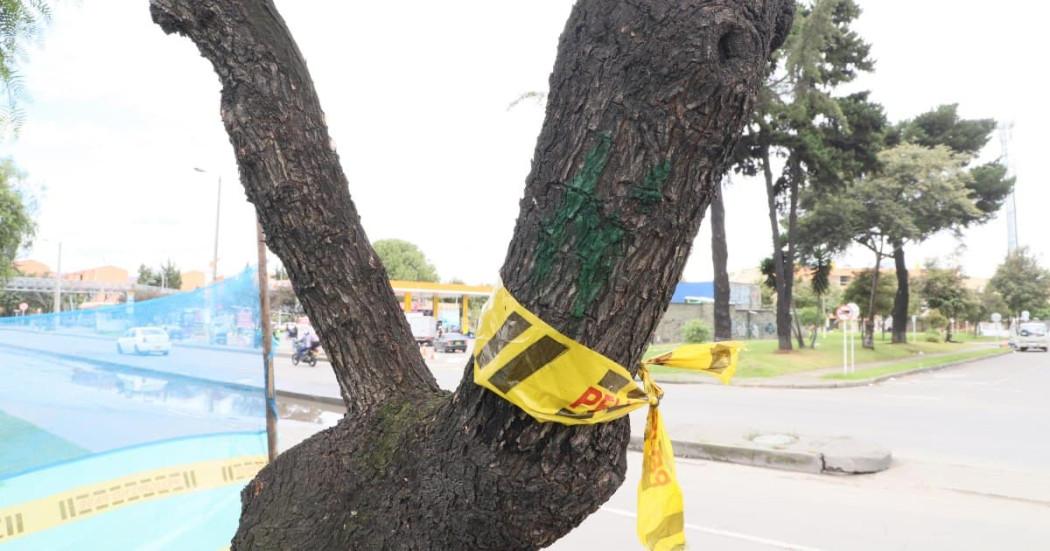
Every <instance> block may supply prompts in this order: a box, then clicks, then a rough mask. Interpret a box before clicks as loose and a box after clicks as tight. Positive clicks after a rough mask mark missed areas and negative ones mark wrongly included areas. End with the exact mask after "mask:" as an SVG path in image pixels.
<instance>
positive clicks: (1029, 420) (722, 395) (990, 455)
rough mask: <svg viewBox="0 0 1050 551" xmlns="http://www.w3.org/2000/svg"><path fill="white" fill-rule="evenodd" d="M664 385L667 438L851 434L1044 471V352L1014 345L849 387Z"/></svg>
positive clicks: (964, 460) (950, 457) (903, 450)
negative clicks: (679, 431) (686, 432)
mask: <svg viewBox="0 0 1050 551" xmlns="http://www.w3.org/2000/svg"><path fill="white" fill-rule="evenodd" d="M664 389H665V391H666V395H665V397H664V400H663V402H662V403H661V405H660V408H661V410H662V411H663V412H664V414H665V418H666V421H667V423H668V427H669V431H670V432H671V435H672V438H675V428H676V427H683V428H687V427H688V428H689V429H692V430H699V432H700V433H701V434H702V433H703V432H704V431H711V432H713V433H716V434H717V433H721V432H726V431H732V432H736V433H747V432H770V431H772V432H784V433H797V434H803V435H809V436H851V437H854V438H856V439H858V440H862V441H866V442H872V443H876V444H880V445H882V446H884V447H886V448H889V449H890V450H891V451H892V452H893V454H894V456H895V457H897V458H899V459H918V460H923V461H932V462H943V463H951V464H964V465H971V466H983V467H989V468H997V469H1013V470H1023V471H1028V470H1031V471H1036V470H1039V471H1044V472H1047V471H1050V441H1047V437H1046V435H1050V401H1048V400H1047V398H1046V396H1047V392H1048V391H1050V354H1044V353H1039V352H1029V353H1014V354H1009V355H1006V356H1000V357H996V358H991V359H987V360H983V361H979V362H974V363H972V364H968V365H965V366H960V367H955V368H950V369H946V370H942V371H936V372H931V373H926V374H921V375H913V376H910V377H903V378H900V379H895V380H892V381H888V382H885V383H882V384H879V385H871V386H866V387H856V388H841V389H820V390H796V389H768V388H744V387H731V386H730V387H724V386H716V385H695V384H694V385H665V386H664ZM638 421H639V420H638V419H636V420H635V426H636V427H637V426H640V425H639V424H638Z"/></svg>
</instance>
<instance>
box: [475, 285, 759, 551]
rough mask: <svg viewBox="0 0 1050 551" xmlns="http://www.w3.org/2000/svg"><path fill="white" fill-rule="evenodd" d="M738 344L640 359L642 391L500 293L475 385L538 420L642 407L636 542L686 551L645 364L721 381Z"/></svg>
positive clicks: (485, 326) (655, 394) (655, 390)
mask: <svg viewBox="0 0 1050 551" xmlns="http://www.w3.org/2000/svg"><path fill="white" fill-rule="evenodd" d="M739 353H740V344H738V343H732V342H721V343H715V344H692V345H686V346H682V347H679V348H676V349H675V350H673V351H671V352H668V353H666V354H663V355H660V356H656V357H654V358H650V359H648V360H643V361H642V365H641V367H640V368H639V371H638V374H639V376H640V378H641V381H642V387H641V388H639V387H638V384H637V383H636V382H635V381H634V380H633V377H632V376H631V374H630V372H629V371H627V370H626V369H624V367H623V366H621V365H619V364H617V363H616V362H614V361H612V360H610V359H609V358H606V357H605V356H603V355H601V354H599V353H598V352H595V351H594V350H591V349H590V348H587V347H586V346H584V345H582V344H580V343H578V342H576V341H575V340H573V339H572V338H570V337H567V336H565V335H563V334H562V333H560V332H559V331H558V330H557V329H555V328H553V327H551V326H550V325H548V324H547V323H545V322H544V321H543V320H541V319H540V318H539V317H537V316H536V315H535V314H533V313H532V312H530V311H528V310H527V309H526V308H525V307H524V306H522V305H521V304H519V303H518V301H516V300H514V297H512V296H511V295H510V293H508V292H507V290H506V289H504V288H502V287H501V288H500V289H498V290H497V291H496V294H495V295H494V296H493V298H492V299H491V300H490V301H489V303H488V305H487V309H486V312H485V314H484V315H483V316H482V319H481V323H480V326H479V327H478V333H477V340H476V341H475V347H474V382H475V383H476V384H478V385H481V386H483V387H485V388H487V389H489V390H491V391H492V392H495V393H496V394H497V395H499V396H501V397H503V398H504V399H505V400H507V401H509V402H511V403H513V404H514V405H516V406H518V407H519V408H521V409H522V410H524V411H525V412H526V413H528V414H529V415H530V416H532V417H533V418H534V419H536V420H537V421H540V422H554V423H561V424H563V425H582V424H587V425H590V424H595V423H606V422H609V421H612V420H614V419H618V418H620V417H623V416H624V415H627V414H628V413H630V412H632V411H634V410H636V409H638V408H641V407H643V406H646V405H649V406H650V408H649V414H648V418H647V419H646V427H645V446H644V450H643V459H642V480H641V483H640V484H639V487H638V537H639V539H641V541H642V545H644V546H645V547H646V549H650V550H657V551H664V550H672V549H679V548H682V547H683V546H684V545H685V533H684V528H685V519H684V516H683V503H682V490H681V488H680V487H679V485H678V480H677V478H676V477H675V469H674V452H673V450H672V449H671V440H670V439H669V438H668V437H667V432H666V430H665V428H664V424H663V420H662V419H661V417H660V413H659V409H658V408H657V406H658V405H659V402H660V398H661V397H662V396H663V391H662V390H661V389H660V387H659V386H657V385H656V383H654V382H653V380H652V377H651V375H650V373H649V367H648V366H650V365H663V366H667V367H672V368H676V369H687V370H690V371H698V372H701V373H707V374H709V375H713V376H715V377H718V378H719V379H720V380H721V381H722V382H723V383H728V382H729V380H730V379H731V378H732V377H733V374H734V373H735V372H736V365H737V358H738V356H739Z"/></svg>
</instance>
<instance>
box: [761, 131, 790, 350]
mask: <svg viewBox="0 0 1050 551" xmlns="http://www.w3.org/2000/svg"><path fill="white" fill-rule="evenodd" d="M762 175H763V177H764V178H765V182H766V206H767V207H768V209H769V225H770V230H771V232H772V234H773V270H774V272H773V273H774V274H776V278H775V279H776V282H775V283H776V292H777V304H776V310H777V311H776V323H777V341H779V344H778V346H779V349H780V350H781V351H784V352H790V351H791V286H790V282H789V279H790V280H793V279H794V277H791V278H785V277H784V274H785V273H786V269H787V265H786V264H787V260H786V258H785V255H784V247H783V243H782V242H781V241H782V240H781V237H780V217H779V216H778V215H777V212H778V211H777V199H776V190H775V189H774V187H773V168H772V166H771V161H770V157H769V146H768V145H766V146H765V147H764V148H763V155H762ZM792 275H793V274H792Z"/></svg>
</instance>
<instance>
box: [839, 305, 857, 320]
mask: <svg viewBox="0 0 1050 551" xmlns="http://www.w3.org/2000/svg"><path fill="white" fill-rule="evenodd" d="M852 315H853V311H852V310H850V308H849V305H848V304H843V305H842V306H839V307H838V308H836V309H835V317H836V318H838V319H839V321H849V320H850V319H852V318H851V316H852Z"/></svg>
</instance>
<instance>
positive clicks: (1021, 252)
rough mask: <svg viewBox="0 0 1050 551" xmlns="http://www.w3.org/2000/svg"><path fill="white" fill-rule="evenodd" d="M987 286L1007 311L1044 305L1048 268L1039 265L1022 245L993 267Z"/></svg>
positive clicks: (1047, 294)
mask: <svg viewBox="0 0 1050 551" xmlns="http://www.w3.org/2000/svg"><path fill="white" fill-rule="evenodd" d="M988 288H989V289H991V290H993V291H995V292H997V293H999V295H1000V296H1001V297H1002V298H1003V301H1004V302H1005V303H1006V306H1007V307H1008V308H1010V312H1009V313H1010V314H1013V315H1019V314H1020V313H1021V312H1023V311H1025V310H1027V311H1029V312H1035V311H1038V310H1041V309H1044V308H1046V305H1047V300H1050V270H1047V269H1046V268H1043V267H1042V266H1040V265H1039V262H1038V261H1037V260H1036V258H1035V256H1033V255H1032V254H1031V253H1030V252H1029V250H1028V248H1027V247H1021V248H1019V249H1017V250H1016V251H1014V252H1013V253H1012V254H1009V255H1007V257H1006V260H1005V261H1004V262H1003V263H1002V264H1000V265H999V268H997V269H996V270H995V275H994V276H992V279H991V281H989V282H988Z"/></svg>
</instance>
